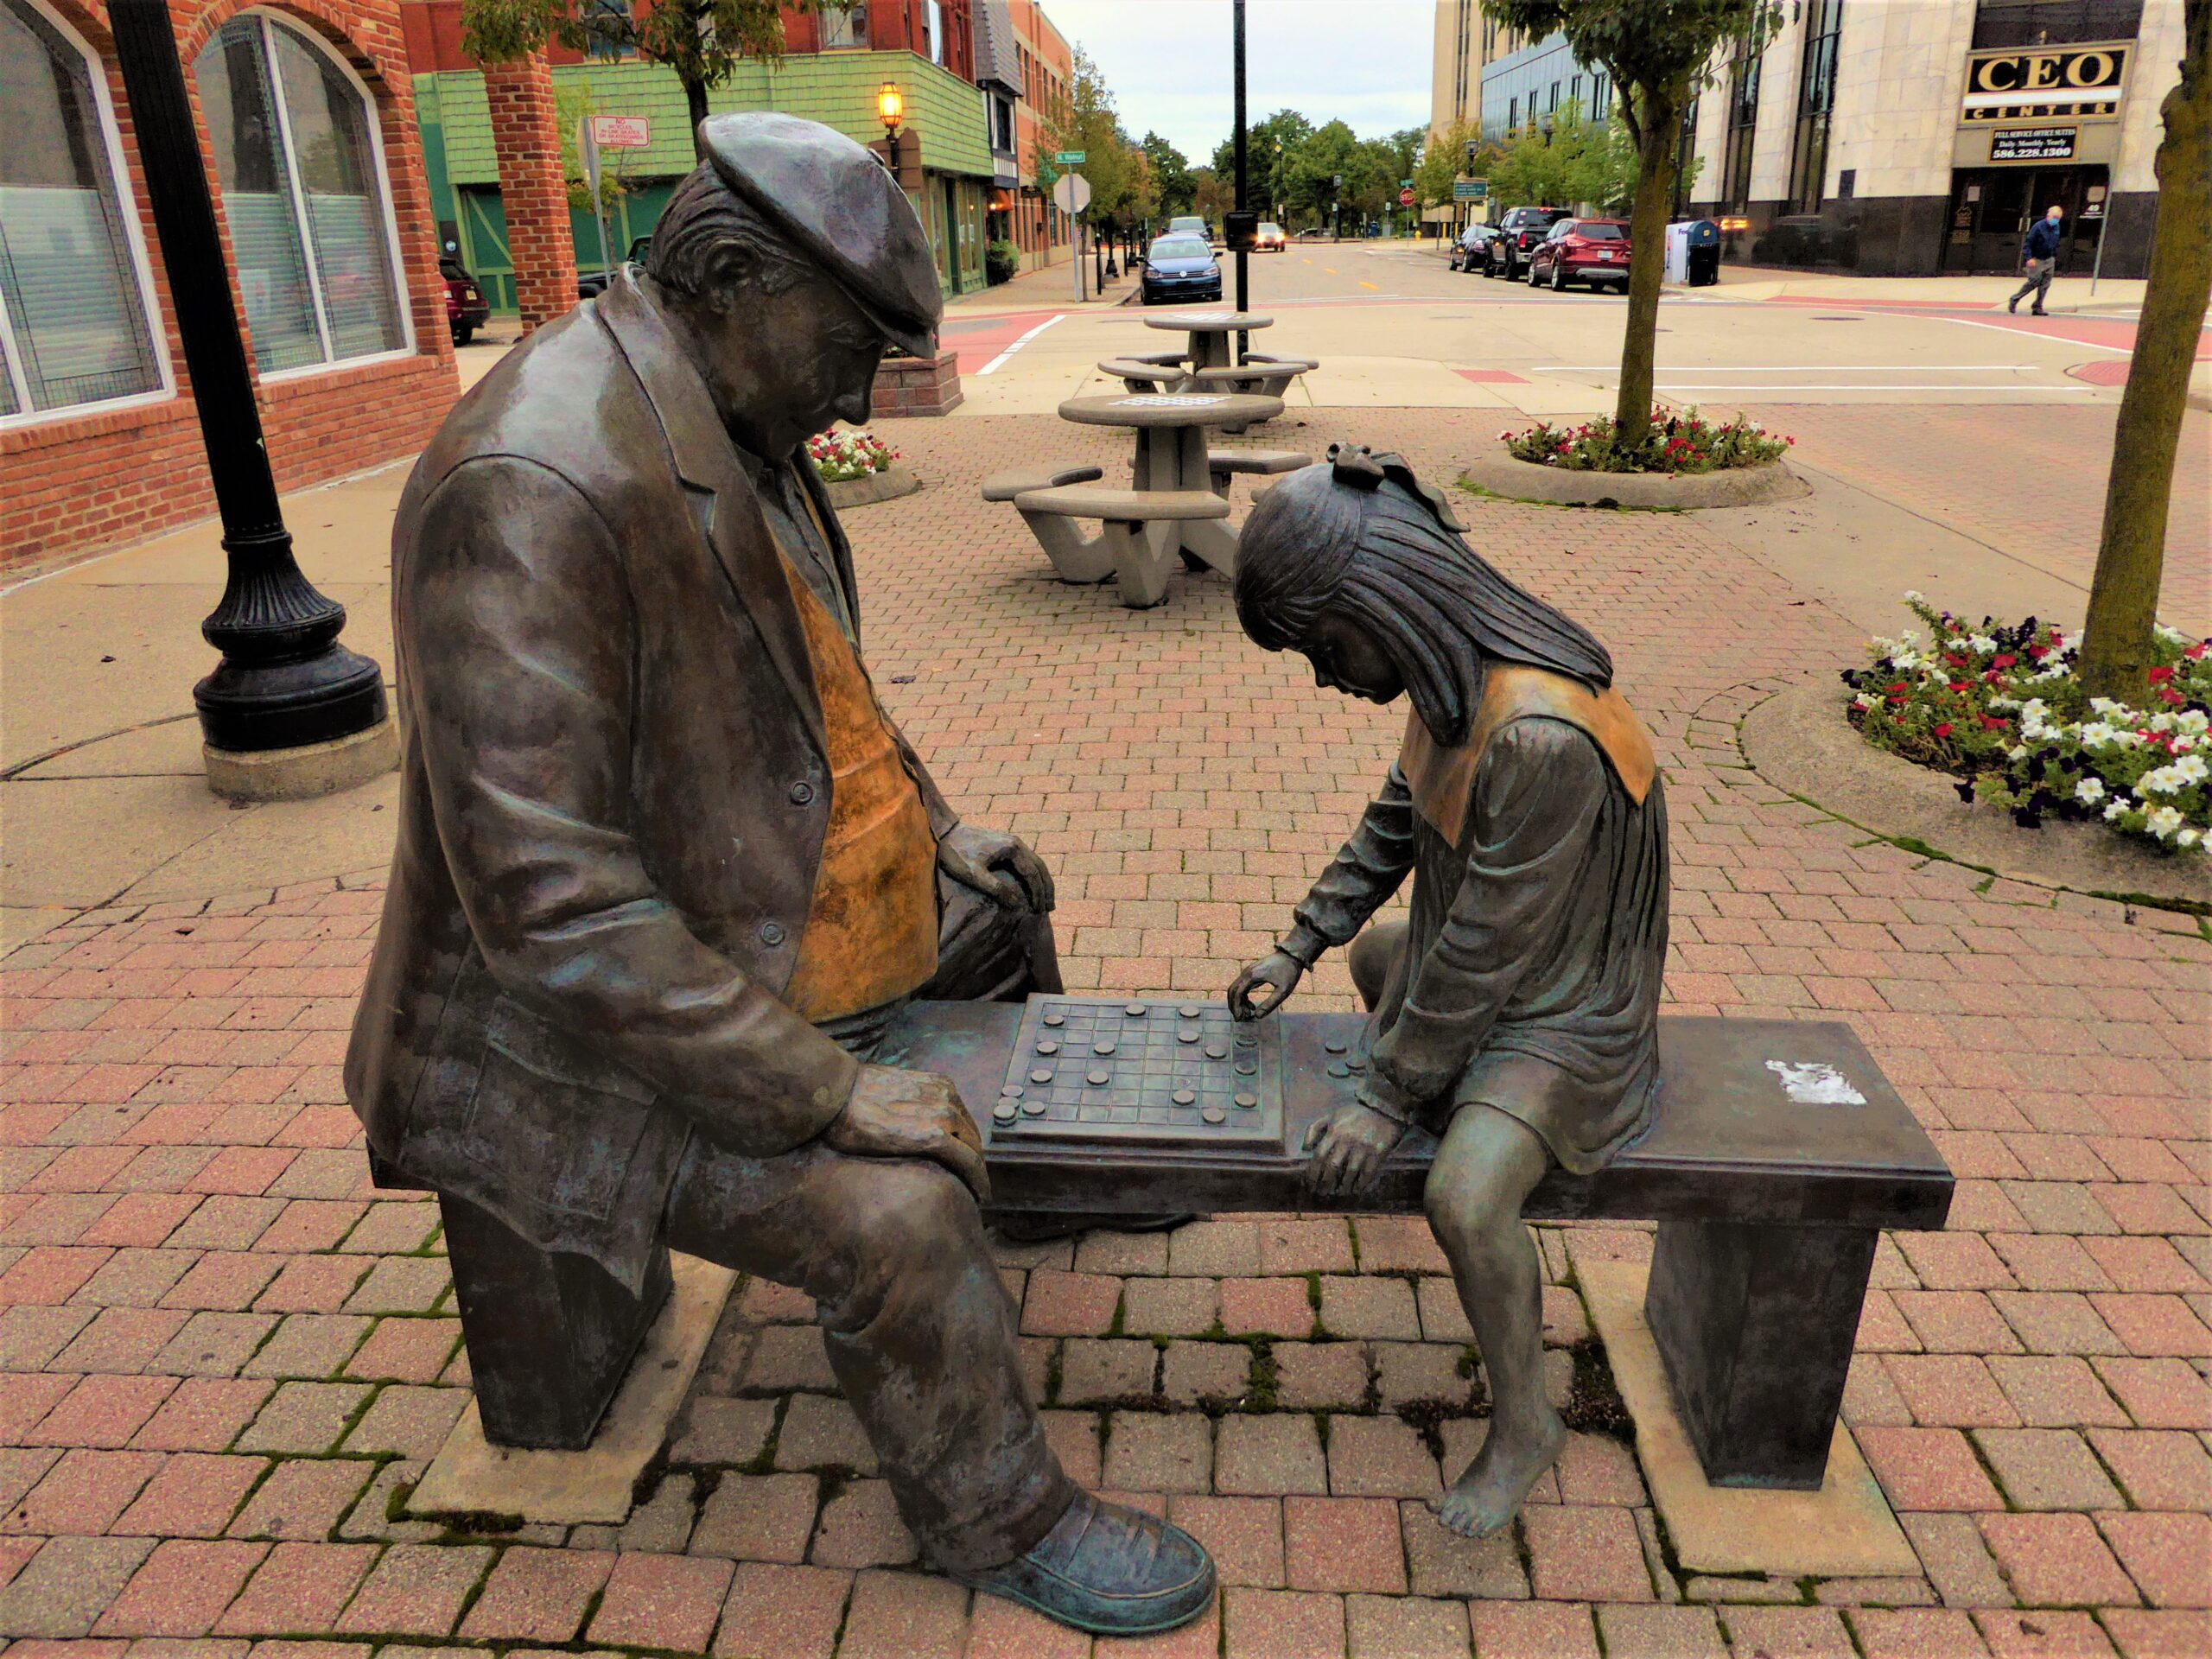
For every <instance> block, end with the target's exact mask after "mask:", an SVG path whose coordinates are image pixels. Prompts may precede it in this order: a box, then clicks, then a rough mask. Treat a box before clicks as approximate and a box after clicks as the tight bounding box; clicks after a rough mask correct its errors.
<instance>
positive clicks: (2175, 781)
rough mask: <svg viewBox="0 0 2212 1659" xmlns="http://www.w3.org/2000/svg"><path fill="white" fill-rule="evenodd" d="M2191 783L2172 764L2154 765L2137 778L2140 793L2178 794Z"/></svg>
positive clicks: (2136, 786)
mask: <svg viewBox="0 0 2212 1659" xmlns="http://www.w3.org/2000/svg"><path fill="white" fill-rule="evenodd" d="M2188 786H2189V785H2187V784H2186V783H2185V782H2183V779H2181V777H2180V776H2179V775H2178V774H2177V772H2175V770H2174V768H2173V767H2171V766H2153V767H2152V768H2151V770H2150V771H2148V772H2145V773H2144V774H2143V775H2142V776H2141V777H2140V778H2138V779H2136V780H2135V788H2136V791H2137V792H2138V793H2139V794H2144V795H2178V794H2180V793H2181V792H2182V791H2183V790H2184V789H2186V788H2187V787H2188Z"/></svg>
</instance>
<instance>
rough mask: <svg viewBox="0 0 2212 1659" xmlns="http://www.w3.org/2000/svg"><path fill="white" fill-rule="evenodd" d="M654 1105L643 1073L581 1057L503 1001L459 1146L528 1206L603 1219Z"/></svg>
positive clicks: (488, 1037)
mask: <svg viewBox="0 0 2212 1659" xmlns="http://www.w3.org/2000/svg"><path fill="white" fill-rule="evenodd" d="M655 1098H656V1096H655V1095H654V1093H653V1091H652V1089H651V1088H650V1087H649V1086H647V1085H646V1084H645V1083H644V1081H643V1080H642V1079H640V1078H639V1077H636V1076H635V1075H634V1074H632V1073H631V1072H629V1071H625V1070H623V1069H622V1068H620V1067H617V1066H614V1065H609V1064H607V1063H606V1062H604V1061H601V1060H599V1059H598V1058H597V1057H595V1056H592V1055H589V1054H587V1053H583V1052H579V1051H578V1049H577V1046H575V1045H574V1044H571V1043H569V1042H568V1041H567V1040H566V1039H563V1038H561V1037H559V1036H557V1035H556V1034H555V1033H553V1032H552V1031H551V1030H550V1028H549V1027H546V1026H545V1025H544V1024H543V1022H541V1021H539V1020H537V1019H536V1018H535V1016H533V1015H531V1014H527V1013H525V1012H524V1011H523V1010H522V1009H521V1008H519V1007H517V1006H516V1005H515V1004H513V1003H512V1002H510V1001H507V1000H506V999H505V998H504V997H502V998H500V999H499V1001H498V1002H497V1003H495V1005H494V1007H493V1012H492V1017H491V1020H490V1021H489V1022H488V1024H487V1026H486V1030H485V1047H484V1061H483V1065H482V1067H481V1069H480V1071H478V1073H477V1076H476V1086H475V1089H474V1092H473V1093H472V1095H471V1096H470V1098H469V1103H468V1108H467V1111H466V1112H465V1113H464V1114H463V1116H462V1129H461V1137H460V1141H461V1147H460V1149H461V1152H462V1154H463V1155H464V1156H466V1157H467V1158H468V1159H469V1160H470V1161H471V1162H473V1163H475V1164H478V1165H479V1166H481V1167H483V1168H484V1169H486V1171H487V1172H489V1173H493V1174H494V1175H496V1176H498V1177H499V1179H500V1180H501V1182H502V1184H503V1185H505V1186H506V1187H507V1188H508V1190H510V1191H512V1192H515V1193H516V1194H517V1195H518V1197H521V1198H524V1199H525V1200H526V1201H531V1202H535V1203H537V1204H541V1205H544V1206H545V1207H546V1208H547V1209H549V1210H551V1211H560V1212H563V1213H566V1214H569V1215H579V1216H586V1217H591V1218H593V1219H594V1220H602V1219H604V1218H606V1217H607V1215H608V1214H609V1213H610V1212H611V1211H612V1210H613V1205H614V1201H615V1199H616V1198H617V1197H619V1196H620V1192H621V1190H622V1184H623V1179H624V1177H625V1176H626V1174H627V1173H628V1171H629V1167H630V1161H631V1159H632V1155H633V1154H635V1153H636V1151H637V1147H638V1142H639V1140H640V1139H641V1138H642V1137H643V1136H644V1135H645V1128H646V1127H647V1125H648V1124H649V1123H650V1122H651V1121H652V1104H653V1101H654V1099H655Z"/></svg>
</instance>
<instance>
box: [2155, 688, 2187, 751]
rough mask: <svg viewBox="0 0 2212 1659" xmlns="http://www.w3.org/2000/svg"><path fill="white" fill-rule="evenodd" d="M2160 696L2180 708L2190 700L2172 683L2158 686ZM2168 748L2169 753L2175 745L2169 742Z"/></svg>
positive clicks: (2164, 700) (2163, 700)
mask: <svg viewBox="0 0 2212 1659" xmlns="http://www.w3.org/2000/svg"><path fill="white" fill-rule="evenodd" d="M2158 697H2159V700H2160V701H2161V702H2168V703H2171V704H2172V705H2173V706H2174V707H2175V708H2177V709H2178V708H2180V707H2181V706H2182V704H2183V703H2184V702H2188V701H2189V699H2188V698H2187V697H2184V696H2182V694H2181V693H2180V692H2178V691H2177V690H2174V689H2173V687H2171V685H2162V686H2160V687H2159V688H2158ZM2166 748H2167V751H2168V753H2171V752H2172V749H2173V745H2172V744H2171V743H2169V744H2167V745H2166Z"/></svg>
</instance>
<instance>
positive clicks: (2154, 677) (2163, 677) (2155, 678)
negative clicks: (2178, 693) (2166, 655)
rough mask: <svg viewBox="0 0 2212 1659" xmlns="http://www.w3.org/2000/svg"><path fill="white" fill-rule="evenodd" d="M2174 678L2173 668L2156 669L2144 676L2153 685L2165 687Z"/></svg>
mask: <svg viewBox="0 0 2212 1659" xmlns="http://www.w3.org/2000/svg"><path fill="white" fill-rule="evenodd" d="M2144 677H2145V679H2147V680H2149V681H2150V682H2151V683H2152V684H2153V685H2164V683H2166V682H2167V681H2168V680H2171V678H2173V677H2174V671H2173V670H2171V668H2154V669H2152V670H2151V671H2150V672H2149V673H2147V674H2146V675H2145V676H2144Z"/></svg>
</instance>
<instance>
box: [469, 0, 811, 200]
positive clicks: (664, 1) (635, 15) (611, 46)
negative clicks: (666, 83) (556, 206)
mask: <svg viewBox="0 0 2212 1659" xmlns="http://www.w3.org/2000/svg"><path fill="white" fill-rule="evenodd" d="M794 3H795V4H796V5H797V6H798V9H799V10H815V11H824V10H827V11H846V10H850V8H851V0H794ZM783 12H784V0H656V3H654V4H653V5H652V6H651V7H649V8H647V9H646V10H644V11H643V13H642V14H641V13H640V12H639V9H638V8H637V7H636V6H635V5H634V4H632V3H630V0H461V50H462V51H464V52H466V53H467V54H468V55H469V56H470V57H472V58H474V59H475V60H476V61H477V62H479V63H512V62H514V61H515V60H518V59H520V58H526V57H528V56H530V55H531V54H532V53H534V52H542V51H543V50H544V49H545V48H546V46H547V45H548V44H549V43H550V42H552V41H559V42H560V43H561V44H562V45H563V46H565V47H568V48H569V49H570V50H572V51H576V52H583V53H596V54H604V55H607V56H620V55H623V54H632V55H635V56H637V57H639V58H643V59H644V60H645V61H646V62H648V63H660V64H665V65H667V66H668V67H669V68H671V69H672V70H674V71H675V72H676V78H677V80H678V81H680V82H681V83H682V84H683V102H684V105H685V107H686V108H687V109H688V110H689V111H690V118H691V134H692V138H691V142H692V146H693V152H694V154H695V155H696V156H697V157H698V159H699V160H701V161H704V160H705V159H706V157H705V156H704V155H703V154H699V152H698V149H697V145H698V142H699V140H698V133H699V124H700V123H701V122H702V121H704V120H705V119H706V118H707V93H708V92H709V91H710V90H711V89H712V88H714V87H716V86H721V84H722V83H723V82H725V81H727V80H728V79H729V78H730V77H731V76H732V75H733V74H734V73H736V72H737V66H738V65H739V64H740V63H741V62H742V61H743V60H745V59H747V58H763V59H766V60H768V61H769V62H771V63H773V62H775V61H776V60H779V59H780V58H781V57H782V56H783V54H784V19H783Z"/></svg>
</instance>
